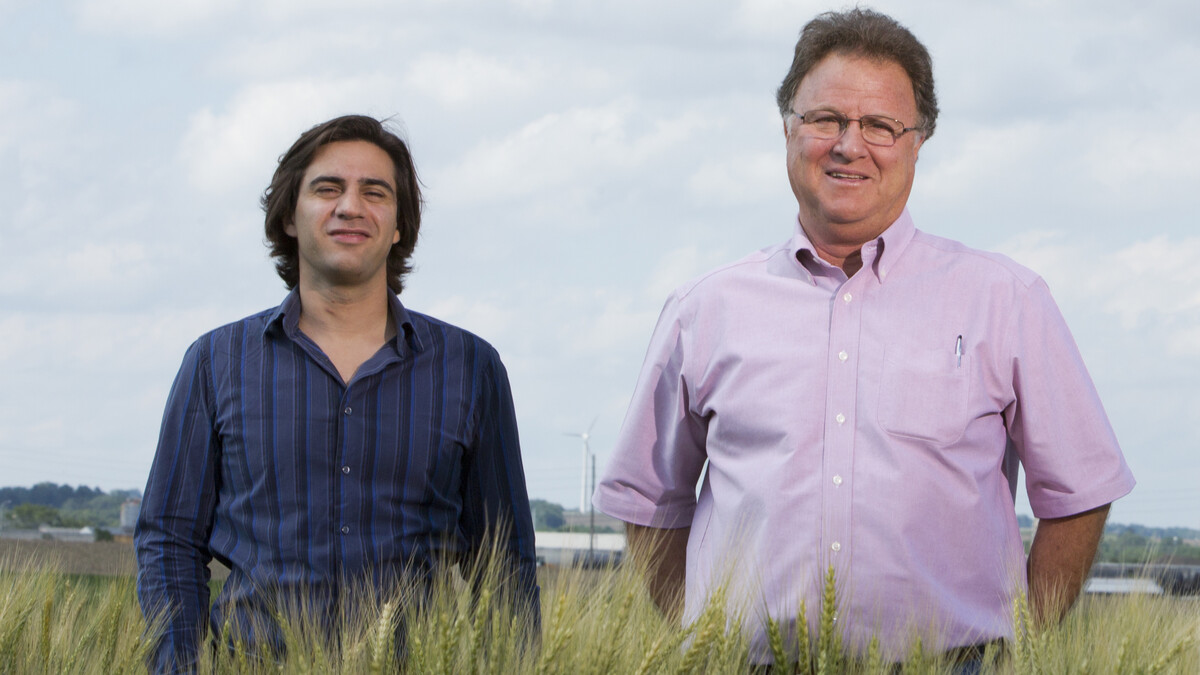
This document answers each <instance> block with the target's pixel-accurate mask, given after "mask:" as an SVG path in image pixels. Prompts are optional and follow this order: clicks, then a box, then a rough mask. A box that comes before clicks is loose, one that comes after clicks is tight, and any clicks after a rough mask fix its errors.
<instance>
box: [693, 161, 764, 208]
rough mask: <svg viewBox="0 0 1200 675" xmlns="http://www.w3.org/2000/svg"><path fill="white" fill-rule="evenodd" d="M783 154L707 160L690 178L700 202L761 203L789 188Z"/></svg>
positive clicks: (694, 192) (728, 203) (694, 193)
mask: <svg viewBox="0 0 1200 675" xmlns="http://www.w3.org/2000/svg"><path fill="white" fill-rule="evenodd" d="M786 175H787V174H786V167H785V162H784V159H783V151H782V150H780V152H757V153H746V154H737V155H734V156H732V157H730V156H726V157H721V158H717V159H712V160H705V161H704V163H702V164H701V165H700V166H698V167H696V170H695V171H694V172H693V173H692V175H691V177H689V178H688V189H690V190H691V191H692V194H693V195H695V197H696V199H697V200H698V201H700V202H701V203H719V204H725V205H730V204H746V203H751V202H761V201H763V200H765V199H769V198H771V197H773V196H775V195H777V194H778V193H779V192H780V190H781V189H787V180H786Z"/></svg>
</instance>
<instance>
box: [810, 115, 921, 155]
mask: <svg viewBox="0 0 1200 675" xmlns="http://www.w3.org/2000/svg"><path fill="white" fill-rule="evenodd" d="M792 114H793V115H795V116H796V119H798V120H800V122H801V123H802V124H804V125H805V126H806V127H807V128H808V130H809V133H811V134H812V136H813V137H815V138H820V139H824V140H827V141H831V140H833V139H835V138H841V137H842V134H844V133H846V128H847V127H849V126H850V123H851V122H858V126H859V128H860V129H862V137H863V140H864V141H866V142H867V143H869V144H871V145H878V146H882V147H885V148H887V147H891V146H893V145H895V144H896V141H897V140H899V139H900V137H901V136H903V135H904V134H907V133H908V132H910V131H917V130H919V129H920V128H921V127H906V126H904V122H901V121H900V120H897V119H892V118H891V117H884V116H883V115H863V116H862V117H860V118H858V119H853V118H850V117H846V116H845V115H843V114H842V113H840V112H837V111H836V110H809V111H808V112H806V113H804V114H803V115H801V114H800V113H797V112H794V111H793V112H792Z"/></svg>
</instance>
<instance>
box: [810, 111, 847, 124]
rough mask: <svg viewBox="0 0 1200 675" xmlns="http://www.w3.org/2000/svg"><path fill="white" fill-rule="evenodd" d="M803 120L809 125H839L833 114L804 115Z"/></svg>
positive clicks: (839, 122) (839, 121)
mask: <svg viewBox="0 0 1200 675" xmlns="http://www.w3.org/2000/svg"><path fill="white" fill-rule="evenodd" d="M805 119H806V120H808V121H809V123H810V124H837V125H840V124H841V120H839V119H838V116H837V115H834V114H833V113H817V114H814V115H806V116H805Z"/></svg>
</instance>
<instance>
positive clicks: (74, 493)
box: [0, 483, 142, 530]
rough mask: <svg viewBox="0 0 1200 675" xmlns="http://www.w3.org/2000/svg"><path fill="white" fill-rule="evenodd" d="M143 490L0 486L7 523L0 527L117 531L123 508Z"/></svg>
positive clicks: (60, 486) (139, 496) (5, 521)
mask: <svg viewBox="0 0 1200 675" xmlns="http://www.w3.org/2000/svg"><path fill="white" fill-rule="evenodd" d="M141 496H142V493H141V491H140V490H111V491H109V492H105V491H103V490H101V489H100V488H98V487H96V488H93V487H88V486H86V485H80V486H78V487H71V486H70V485H58V484H56V483H38V484H37V485H34V486H33V487H0V505H2V506H3V508H2V509H0V511H3V514H4V521H3V522H0V527H3V528H5V529H15V530H26V529H28V530H32V529H36V528H38V527H39V526H41V525H49V526H50V527H94V528H103V529H116V528H117V527H119V526H120V524H121V505H122V504H124V503H125V500H126V499H129V498H131V497H133V498H141Z"/></svg>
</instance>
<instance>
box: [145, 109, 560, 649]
mask: <svg viewBox="0 0 1200 675" xmlns="http://www.w3.org/2000/svg"><path fill="white" fill-rule="evenodd" d="M262 205H263V209H264V211H266V237H267V241H268V242H269V244H270V247H271V254H272V256H274V257H275V259H276V264H275V266H276V269H277V271H278V273H279V276H280V277H281V278H282V279H283V281H284V284H285V285H286V286H287V288H288V289H289V291H290V293H289V294H288V296H287V297H286V298H285V299H284V301H283V304H281V305H280V306H279V307H276V308H274V309H270V310H267V311H264V312H261V313H259V314H256V315H254V316H251V317H247V318H245V319H242V320H241V321H237V322H235V323H232V324H229V325H227V326H223V327H221V328H218V329H216V330H214V331H212V332H210V333H208V334H206V335H204V336H203V337H201V338H200V339H199V340H197V341H196V342H195V343H194V344H193V345H192V346H191V348H190V349H189V350H188V352H187V354H186V356H185V357H184V360H183V366H182V367H181V369H180V371H179V375H178V377H177V378H176V380H175V385H174V387H173V389H172V391H171V395H170V398H169V399H168V401H167V409H166V413H165V415H164V418H163V424H162V432H161V435H160V438H159V444H158V450H157V453H156V455H155V460H154V465H153V468H152V469H151V472H150V478H149V481H148V482H147V485H146V491H145V498H144V500H143V502H142V508H141V514H140V517H139V519H138V525H137V533H136V535H135V540H136V544H137V556H138V594H139V599H140V601H141V603H142V607H143V611H144V612H145V613H146V615H147V616H148V617H156V616H160V615H161V616H166V617H167V624H166V630H165V633H164V634H163V636H162V638H161V640H160V641H159V643H158V645H157V648H156V650H155V652H154V656H153V663H152V667H153V668H154V669H155V670H157V671H172V670H187V669H189V668H191V667H193V666H194V663H195V660H196V656H197V649H198V645H199V644H200V643H201V642H202V640H203V638H204V635H205V633H206V632H207V631H208V630H210V629H211V630H212V631H214V632H215V633H220V632H221V631H223V630H225V629H226V627H230V626H231V627H232V628H233V630H234V631H238V634H237V636H236V637H237V639H239V640H241V641H243V642H244V643H246V644H249V645H251V646H252V647H260V648H262V649H265V650H267V651H268V653H269V652H270V650H272V649H277V648H278V647H279V644H278V642H279V635H278V634H277V632H276V630H275V628H276V627H275V618H276V615H277V614H278V612H279V611H280V610H281V607H283V606H284V605H285V604H286V603H296V602H299V603H300V604H301V605H303V606H306V607H308V608H309V610H310V611H312V612H315V613H318V614H320V615H321V617H320V619H319V622H321V623H328V624H331V625H336V624H337V622H336V619H335V618H334V617H336V616H337V614H338V612H339V611H341V610H342V609H343V608H340V607H338V603H337V599H338V598H339V597H340V596H343V595H344V594H345V591H346V590H347V589H349V588H352V587H353V586H354V585H355V584H367V585H369V586H370V587H373V588H375V589H377V590H378V591H379V592H380V593H381V594H382V595H384V596H386V595H387V594H388V593H390V592H394V591H396V590H397V589H398V588H399V587H400V586H401V585H402V583H407V582H414V581H415V582H416V583H418V584H419V583H420V582H421V581H423V580H428V579H430V578H432V576H433V574H434V571H435V570H436V568H437V567H438V566H439V564H442V563H447V564H449V563H455V562H460V563H464V566H465V567H467V568H469V567H471V563H472V562H474V561H476V560H477V559H478V558H479V556H481V555H484V554H489V553H490V549H491V548H492V540H493V539H494V537H495V536H497V535H500V536H502V537H503V538H502V539H501V540H500V541H499V542H497V544H498V545H497V546H496V548H498V549H500V554H501V555H502V556H504V558H505V560H506V561H507V562H509V563H510V564H511V577H510V578H509V581H511V587H510V588H511V590H512V594H513V595H514V596H515V599H516V601H517V603H518V605H517V606H519V607H521V608H522V609H523V611H529V612H536V611H537V594H538V589H537V582H536V576H535V569H534V567H535V562H534V542H533V523H532V518H531V516H530V511H529V502H528V496H527V494H526V489H525V477H524V470H523V468H522V466H521V456H520V446H519V442H518V438H517V427H516V419H515V415H514V411H513V404H512V396H511V393H510V390H509V384H508V377H507V374H506V372H505V369H504V366H503V364H501V362H500V358H499V356H498V355H497V354H496V351H495V350H494V349H493V348H492V347H491V346H490V345H489V344H488V343H486V342H484V341H483V340H482V339H480V338H479V337H477V336H475V335H472V334H471V333H468V332H467V331H464V330H462V329H459V328H456V327H454V326H451V325H449V324H446V323H444V322H442V321H438V320H437V319H434V318H431V317H429V316H425V315H423V314H420V313H418V312H414V311H412V310H409V309H407V308H405V307H404V305H402V304H401V303H400V299H399V298H398V294H399V293H400V291H401V290H402V288H403V279H404V275H405V274H406V273H407V272H408V271H409V270H410V265H409V260H410V258H411V255H412V252H413V248H414V246H415V245H416V242H417V233H418V231H419V227H420V219H421V193H420V189H419V184H418V181H417V174H416V168H415V167H414V165H413V161H412V157H411V156H410V154H409V151H408V147H407V146H406V144H405V143H404V141H402V140H401V139H400V138H399V137H398V136H396V134H394V133H392V132H391V131H389V130H388V129H387V128H386V127H385V126H384V125H383V124H381V123H380V122H379V121H377V120H375V119H372V118H369V117H362V116H357V115H354V116H346V117H339V118H337V119H333V120H330V121H328V122H325V123H324V124H320V125H318V126H316V127H314V128H312V129H310V130H309V131H307V132H305V133H304V134H303V135H301V136H300V138H299V140H297V141H296V142H295V144H294V145H293V146H292V147H291V149H290V150H288V151H287V153H286V154H284V155H283V157H282V158H281V159H280V161H279V167H278V168H277V170H276V171H275V176H274V178H273V179H272V180H271V185H270V187H269V188H268V189H267V190H266V192H265V194H264V195H263V199H262ZM213 558H215V559H217V560H219V561H220V562H221V563H222V564H224V565H225V566H227V567H228V568H229V570H230V575H229V578H228V580H227V581H226V582H225V585H224V587H223V588H222V590H221V593H220V596H219V597H218V598H217V599H216V602H214V603H213V604H212V608H211V611H210V609H209V589H208V580H209V573H208V567H207V566H208V563H209V561H210V560H212V559H213ZM296 596H302V597H300V598H299V599H298V598H297V597H296ZM534 621H535V622H536V618H535V619H534Z"/></svg>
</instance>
